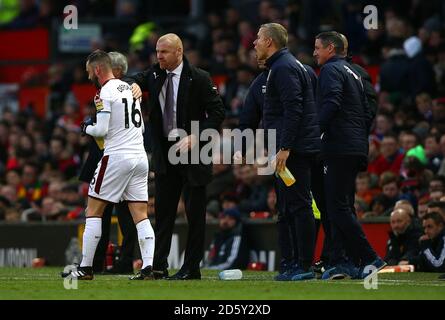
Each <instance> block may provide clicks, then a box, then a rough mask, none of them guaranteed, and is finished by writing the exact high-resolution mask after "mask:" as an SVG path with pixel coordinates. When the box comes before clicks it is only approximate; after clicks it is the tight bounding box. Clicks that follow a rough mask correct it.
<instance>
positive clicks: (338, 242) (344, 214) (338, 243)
mask: <svg viewBox="0 0 445 320" xmlns="http://www.w3.org/2000/svg"><path fill="white" fill-rule="evenodd" d="M360 162H361V160H360V157H356V156H341V157H335V158H334V157H332V158H328V159H325V160H324V165H325V175H324V182H325V183H324V186H325V195H326V209H327V213H328V215H329V221H330V223H331V239H330V240H331V246H330V255H331V256H330V259H331V260H330V264H331V265H336V264H339V263H342V262H345V255H344V254H345V253H346V256H347V258H352V259H353V260H354V261H355V262H358V261H360V262H361V264H367V263H370V262H372V261H373V260H374V259H375V258H376V257H377V256H376V253H375V251H374V249H373V248H372V247H371V245H370V244H369V242H368V240H367V238H366V236H365V234H364V232H363V229H362V227H361V225H360V223H359V222H358V220H357V217H356V215H355V210H354V198H355V179H356V177H357V174H358V172H359V170H360Z"/></svg>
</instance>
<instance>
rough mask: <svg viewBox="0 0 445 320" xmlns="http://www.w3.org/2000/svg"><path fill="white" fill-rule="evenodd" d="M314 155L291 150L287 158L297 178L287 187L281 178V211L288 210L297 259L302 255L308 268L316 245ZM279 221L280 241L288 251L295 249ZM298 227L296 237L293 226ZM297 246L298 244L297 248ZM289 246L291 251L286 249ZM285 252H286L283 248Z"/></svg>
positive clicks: (290, 233) (278, 187) (278, 195)
mask: <svg viewBox="0 0 445 320" xmlns="http://www.w3.org/2000/svg"><path fill="white" fill-rule="evenodd" d="M313 158H314V157H313V156H312V155H304V154H294V153H291V155H290V156H289V158H288V159H287V161H286V166H287V168H288V169H289V170H290V172H291V173H292V174H293V176H294V177H295V179H296V182H295V183H294V184H293V185H292V186H290V187H287V186H286V185H285V184H284V182H283V181H282V180H281V178H276V179H277V204H278V211H279V212H284V218H285V221H286V222H287V223H288V230H289V233H287V234H288V235H290V240H291V241H290V242H291V245H290V246H287V248H290V247H291V246H292V247H293V253H294V260H295V259H298V265H299V267H302V268H303V269H307V268H309V267H310V266H311V264H312V260H313V256H314V249H315V219H314V215H313V212H312V197H311V193H310V188H311V166H312V162H313ZM281 228H282V226H281V227H280V224H279V244H280V247H281V248H284V249H285V251H284V255H286V254H289V253H291V251H289V249H286V245H283V244H285V243H286V240H285V238H284V237H286V233H282V231H280V230H283V229H284V228H283V229H281ZM293 229H295V235H296V239H293V240H292V238H291V237H292V236H291V235H292V230H293ZM283 236H284V237H283ZM295 246H296V247H297V248H295ZM286 250H287V251H286ZM282 254H283V252H282Z"/></svg>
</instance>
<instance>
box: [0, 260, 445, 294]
mask: <svg viewBox="0 0 445 320" xmlns="http://www.w3.org/2000/svg"><path fill="white" fill-rule="evenodd" d="M60 271H61V268H54V267H45V268H39V269H31V268H0V300H5V299H14V300H15V299H27V300H28V299H45V300H46V299H63V300H71V299H87V300H91V299H99V300H112V299H131V300H136V299H149V300H243V299H249V300H250V299H254V300H256V299H261V300H274V299H278V300H295V299H414V300H420V299H445V281H440V280H437V278H438V274H427V273H393V274H379V275H378V288H377V289H374V290H366V289H365V288H364V285H363V281H359V280H341V281H321V280H311V281H303V282H277V281H273V276H274V275H275V273H272V272H259V271H250V272H244V273H243V279H242V280H238V281H233V280H232V281H222V280H219V279H218V277H217V272H216V271H208V270H203V279H202V280H201V281H166V280H158V281H129V280H128V276H123V275H119V276H117V275H95V279H94V280H93V281H79V282H78V289H77V290H74V289H71V290H66V289H65V288H64V285H63V279H62V278H61V277H60V275H59V273H60Z"/></svg>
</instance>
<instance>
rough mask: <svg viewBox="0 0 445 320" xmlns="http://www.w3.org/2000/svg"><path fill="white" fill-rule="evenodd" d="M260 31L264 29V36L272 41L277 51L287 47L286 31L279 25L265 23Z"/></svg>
mask: <svg viewBox="0 0 445 320" xmlns="http://www.w3.org/2000/svg"><path fill="white" fill-rule="evenodd" d="M260 29H264V30H265V33H266V36H268V37H269V38H271V39H272V41H273V42H274V43H275V45H276V46H277V48H278V49H281V48H284V47H286V46H287V39H288V36H287V30H286V28H285V27H283V26H282V25H281V24H279V23H265V24H262V25H261V27H260Z"/></svg>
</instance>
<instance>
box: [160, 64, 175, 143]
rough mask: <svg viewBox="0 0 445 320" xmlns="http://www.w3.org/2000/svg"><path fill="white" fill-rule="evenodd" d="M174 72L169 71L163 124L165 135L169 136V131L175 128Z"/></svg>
mask: <svg viewBox="0 0 445 320" xmlns="http://www.w3.org/2000/svg"><path fill="white" fill-rule="evenodd" d="M174 75H175V74H174V73H173V72H170V73H167V89H166V90H165V105H164V115H163V116H162V124H163V128H164V136H166V137H168V134H169V132H170V131H171V130H172V129H173V105H174V97H173V94H174V93H173V80H172V78H173V76H174Z"/></svg>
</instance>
